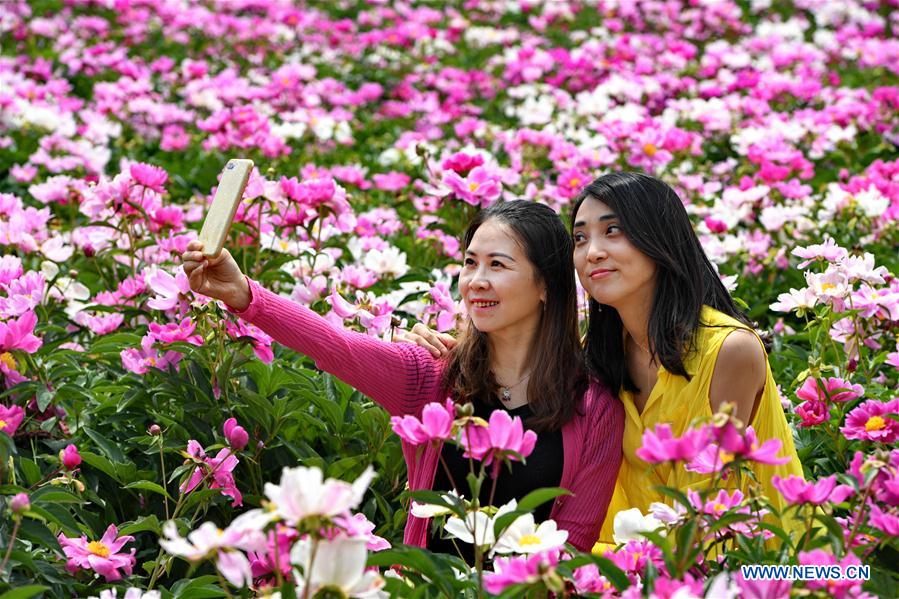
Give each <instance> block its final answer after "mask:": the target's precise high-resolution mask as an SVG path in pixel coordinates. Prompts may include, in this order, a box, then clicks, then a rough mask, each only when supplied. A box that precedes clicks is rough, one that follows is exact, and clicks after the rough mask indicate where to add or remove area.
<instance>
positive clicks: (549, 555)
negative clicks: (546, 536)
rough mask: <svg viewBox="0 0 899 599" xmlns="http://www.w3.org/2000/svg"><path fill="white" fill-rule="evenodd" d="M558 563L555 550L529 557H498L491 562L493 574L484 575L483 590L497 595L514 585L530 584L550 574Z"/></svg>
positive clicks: (557, 555)
mask: <svg viewBox="0 0 899 599" xmlns="http://www.w3.org/2000/svg"><path fill="white" fill-rule="evenodd" d="M558 563H559V552H558V551H557V550H552V551H546V552H544V553H535V554H533V555H530V556H520V557H498V558H496V559H494V560H493V572H485V573H484V588H485V589H487V592H488V593H492V594H494V595H498V594H500V593H502V592H503V591H504V590H505V589H506V588H507V587H510V586H512V585H515V584H532V583H535V582H537V581H539V580H541V579H542V578H543V576H545V575H548V574H551V573H552V572H553V571H554V570H555V567H556V564H558Z"/></svg>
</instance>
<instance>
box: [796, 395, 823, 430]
mask: <svg viewBox="0 0 899 599" xmlns="http://www.w3.org/2000/svg"><path fill="white" fill-rule="evenodd" d="M796 415H797V416H799V417H800V418H801V419H802V421H801V422H800V423H799V426H805V427H808V426H817V425H819V424H821V423H822V422H825V421H827V420H829V419H830V408H829V407H827V404H826V403H824V402H823V401H818V400H810V401H807V402H805V403H803V404H802V405H801V406H799V407H798V408H796Z"/></svg>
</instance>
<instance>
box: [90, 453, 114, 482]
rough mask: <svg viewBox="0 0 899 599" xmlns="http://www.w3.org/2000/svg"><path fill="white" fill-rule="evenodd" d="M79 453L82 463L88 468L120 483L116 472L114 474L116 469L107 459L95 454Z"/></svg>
mask: <svg viewBox="0 0 899 599" xmlns="http://www.w3.org/2000/svg"><path fill="white" fill-rule="evenodd" d="M80 453H81V459H82V461H84V463H86V464H87V465H88V466H91V467H93V468H96V469H97V470H100V471H101V472H103V473H104V474H106V475H108V476H109V477H110V478H112V479H114V480H116V481H118V482H122V481H121V480H120V478H119V474H118V472H116V467H115V466H114V465H113V463H112V462H110V461H109V460H108V459H107V458H105V457H103V456H101V455H99V454H96V453H91V452H89V451H82V452H80Z"/></svg>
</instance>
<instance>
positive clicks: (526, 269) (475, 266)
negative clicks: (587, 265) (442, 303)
mask: <svg viewBox="0 0 899 599" xmlns="http://www.w3.org/2000/svg"><path fill="white" fill-rule="evenodd" d="M459 292H460V293H461V294H462V300H463V301H464V302H465V307H466V309H467V311H468V315H469V317H470V318H471V322H472V324H474V326H475V327H476V328H477V329H478V330H479V331H481V332H482V333H504V332H516V331H518V330H521V331H525V330H528V329H531V330H534V329H536V327H537V325H538V323H539V322H540V312H541V310H542V308H543V305H542V302H543V301H545V299H546V289H545V286H544V285H543V284H541V283H540V282H538V280H537V276H536V272H535V269H534V265H533V264H532V263H531V261H530V260H528V258H527V256H526V255H525V253H524V249H523V248H522V247H521V244H520V243H519V241H518V238H517V236H516V235H515V233H514V232H513V231H512V229H511V228H509V227H508V226H507V225H505V224H503V223H501V222H499V221H497V220H495V219H491V220H488V221H487V222H485V223H484V224H482V225H481V226H480V227H478V230H477V231H475V234H474V237H473V238H472V240H471V243H470V244H469V246H468V250H467V251H466V252H465V258H464V261H463V264H462V270H461V272H460V273H459Z"/></svg>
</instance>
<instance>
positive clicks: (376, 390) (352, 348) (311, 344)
mask: <svg viewBox="0 0 899 599" xmlns="http://www.w3.org/2000/svg"><path fill="white" fill-rule="evenodd" d="M200 250H202V245H201V244H199V242H191V245H189V246H188V251H186V252H184V254H183V255H182V259H183V260H184V270H185V272H186V273H187V274H188V277H189V279H190V284H191V288H192V289H194V291H197V292H199V293H203V294H205V295H208V296H210V297H214V298H217V299H221V300H222V301H224V302H225V303H226V304H228V306H229V308H230V309H231V311H232V312H234V313H235V314H237V315H239V316H240V317H241V318H243V319H244V320H246V321H248V322H251V323H253V324H254V325H256V326H258V327H259V328H261V329H262V330H263V331H265V332H266V333H267V334H269V335H271V336H272V337H273V338H274V339H275V340H276V341H278V342H279V343H281V344H282V345H286V346H287V347H290V348H291V349H294V350H296V351H298V352H300V353H303V354H305V355H307V356H309V357H310V358H312V359H313V360H315V363H316V365H317V366H318V367H319V368H320V369H322V370H324V371H326V372H329V373H331V374H333V375H334V376H336V377H337V378H339V379H341V380H342V381H344V382H346V383H348V384H349V385H351V386H353V387H355V388H356V389H358V390H359V391H361V392H363V393H365V394H366V395H368V396H369V397H371V398H372V399H374V400H375V401H377V402H378V403H380V404H381V405H382V406H384V407H385V408H386V409H387V411H388V412H390V413H391V414H394V415H401V414H415V413H417V412H418V411H419V410H421V407H422V406H423V405H424V404H425V403H427V402H428V401H439V400H440V399H441V398H440V397H439V393H440V385H441V381H440V376H441V367H440V364H439V362H437V361H436V360H435V359H434V358H433V357H432V356H431V355H430V353H429V352H428V351H427V350H425V349H422V348H420V347H416V346H412V345H401V344H392V343H387V342H385V341H381V340H380V339H375V338H373V337H370V336H368V335H364V334H362V333H357V332H354V331H349V330H346V329H344V328H342V327H338V326H334V325H332V324H331V323H329V322H328V321H327V320H325V319H324V318H322V317H321V316H320V315H318V314H316V313H315V312H313V311H312V310H310V309H309V308H307V307H305V306H302V305H300V304H298V303H296V302H293V301H291V300H289V299H287V298H284V297H281V296H279V295H277V294H275V293H272V292H271V291H268V290H267V289H265V288H263V287H262V286H260V285H259V284H258V283H256V282H254V281H251V280H249V279H247V278H246V277H244V275H243V274H242V273H241V272H240V268H239V267H238V266H237V263H236V262H235V261H234V259H233V258H232V257H231V256H230V254H228V252H227V250H223V251H222V254H221V255H220V256H219V257H218V258H215V259H205V258H203V256H202V253H201V251H200Z"/></svg>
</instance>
